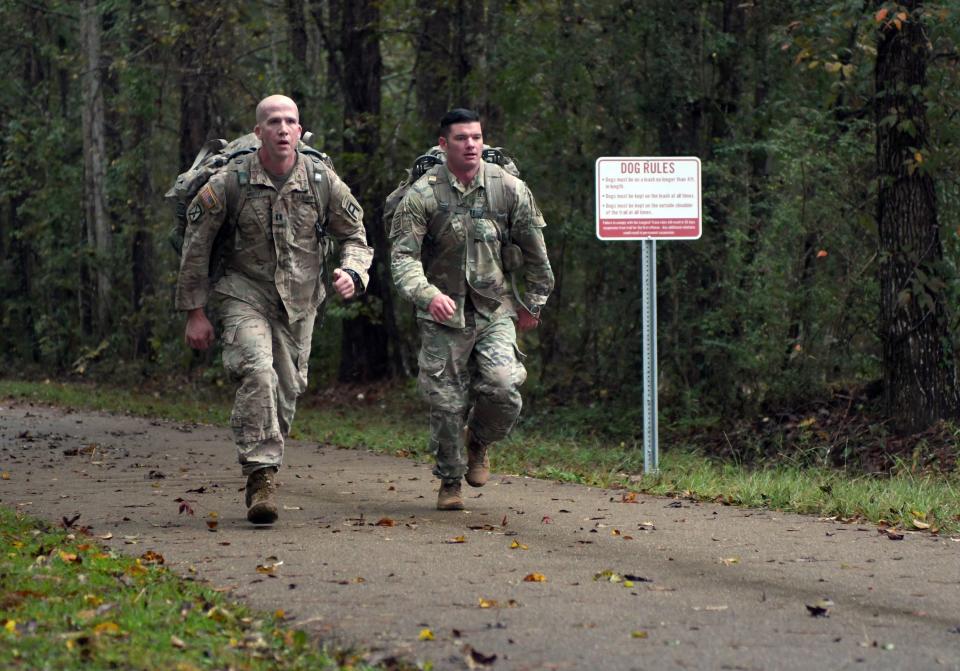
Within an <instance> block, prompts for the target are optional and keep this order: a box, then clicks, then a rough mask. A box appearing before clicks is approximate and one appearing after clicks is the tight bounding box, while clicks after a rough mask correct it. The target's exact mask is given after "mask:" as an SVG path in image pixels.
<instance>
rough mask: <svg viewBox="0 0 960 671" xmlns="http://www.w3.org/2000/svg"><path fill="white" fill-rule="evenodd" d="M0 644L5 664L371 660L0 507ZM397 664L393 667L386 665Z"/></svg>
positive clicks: (240, 666) (194, 668) (219, 665)
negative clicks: (320, 642)
mask: <svg viewBox="0 0 960 671" xmlns="http://www.w3.org/2000/svg"><path fill="white" fill-rule="evenodd" d="M0 539H2V546H3V554H2V556H0V627H2V629H0V650H2V651H3V653H2V655H3V659H2V660H0V666H2V668H4V669H25V670H26V669H29V670H30V671H38V670H41V669H56V670H57V671H60V670H64V669H84V670H90V669H171V670H177V671H201V670H204V669H235V670H236V671H259V670H263V671H267V670H278V671H292V670H294V669H296V670H303V671H312V670H314V669H320V670H327V669H353V670H357V671H359V670H360V669H375V668H377V667H369V666H366V665H364V664H362V663H360V661H359V657H357V656H354V655H353V654H352V653H344V652H335V651H332V650H326V649H322V648H320V647H318V645H317V644H316V642H315V641H312V640H311V639H310V637H308V635H307V634H306V633H304V632H302V631H299V630H296V629H292V628H290V627H289V626H288V625H287V624H285V623H284V614H283V613H282V612H281V611H277V612H276V613H273V614H270V615H264V614H261V613H256V612H253V611H251V610H250V609H248V608H247V607H245V606H243V605H239V604H237V603H234V602H231V601H230V600H229V599H228V598H227V597H225V596H224V595H223V594H221V593H218V592H215V591H214V590H212V589H210V588H209V587H205V586H203V585H200V584H198V583H194V582H192V581H189V580H185V579H182V578H180V577H178V576H177V575H176V574H174V573H173V572H171V571H168V570H167V569H166V568H165V567H164V566H163V565H162V564H163V561H164V560H163V557H162V555H160V554H158V553H155V552H150V551H148V552H145V553H144V554H143V555H142V556H141V557H138V558H135V557H127V556H124V555H120V554H117V553H115V552H113V551H111V550H109V549H106V548H104V547H103V546H102V545H101V544H99V543H98V542H97V540H96V539H95V538H91V537H89V536H87V535H85V534H84V533H83V530H82V529H81V530H79V531H74V530H73V529H62V528H57V527H51V526H49V525H47V524H46V523H44V522H40V521H37V520H32V519H30V518H27V517H24V516H21V515H19V514H18V513H16V512H14V511H12V510H11V509H9V508H7V507H5V506H0ZM392 668H397V667H392Z"/></svg>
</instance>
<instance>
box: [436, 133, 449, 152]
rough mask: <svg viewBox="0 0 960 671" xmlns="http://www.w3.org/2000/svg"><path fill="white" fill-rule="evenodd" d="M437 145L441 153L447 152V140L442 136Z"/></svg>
mask: <svg viewBox="0 0 960 671" xmlns="http://www.w3.org/2000/svg"><path fill="white" fill-rule="evenodd" d="M437 144H438V145H439V146H440V148H441V149H442V150H443V151H446V150H447V138H445V137H444V136H442V135H441V136H440V139H439V140H438V141H437Z"/></svg>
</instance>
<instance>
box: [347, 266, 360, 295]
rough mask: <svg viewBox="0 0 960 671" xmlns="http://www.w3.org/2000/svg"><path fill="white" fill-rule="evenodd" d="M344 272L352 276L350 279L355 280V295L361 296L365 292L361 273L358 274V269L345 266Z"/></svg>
mask: <svg viewBox="0 0 960 671" xmlns="http://www.w3.org/2000/svg"><path fill="white" fill-rule="evenodd" d="M343 272H345V273H346V274H347V275H349V276H350V279H351V280H353V292H354V295H356V296H359V295H360V294H362V293H363V283H362V282H361V281H360V275H358V274H357V271H356V270H350V269H349V268H344V269H343Z"/></svg>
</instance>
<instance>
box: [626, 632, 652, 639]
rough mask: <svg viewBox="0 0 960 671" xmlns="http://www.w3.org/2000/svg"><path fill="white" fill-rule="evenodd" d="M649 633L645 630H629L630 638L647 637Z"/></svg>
mask: <svg viewBox="0 0 960 671" xmlns="http://www.w3.org/2000/svg"><path fill="white" fill-rule="evenodd" d="M648 636H649V634H647V632H645V631H631V632H630V638H647V637H648Z"/></svg>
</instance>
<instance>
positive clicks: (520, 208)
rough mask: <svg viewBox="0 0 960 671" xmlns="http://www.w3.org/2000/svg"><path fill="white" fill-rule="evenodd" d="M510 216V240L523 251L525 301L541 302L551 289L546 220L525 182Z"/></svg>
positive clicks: (540, 304) (551, 270)
mask: <svg viewBox="0 0 960 671" xmlns="http://www.w3.org/2000/svg"><path fill="white" fill-rule="evenodd" d="M510 217H511V222H512V226H511V231H512V237H513V241H514V242H515V243H516V244H517V245H518V246H519V247H520V249H521V250H522V251H523V277H524V280H525V283H526V292H525V295H524V302H525V303H526V304H527V305H528V306H530V307H534V306H543V304H544V303H546V302H547V298H548V297H549V296H550V292H551V291H553V269H552V268H550V259H549V258H548V257H547V245H546V243H545V242H544V240H543V228H544V227H545V226H546V225H547V224H546V222H544V220H543V214H541V212H540V208H539V207H537V202H536V200H535V199H534V197H533V194H532V193H531V192H530V189H529V188H528V187H527V185H526V184H522V186H521V188H520V190H519V191H518V194H517V200H516V203H515V204H514V208H513V211H512V212H511V213H510Z"/></svg>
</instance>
